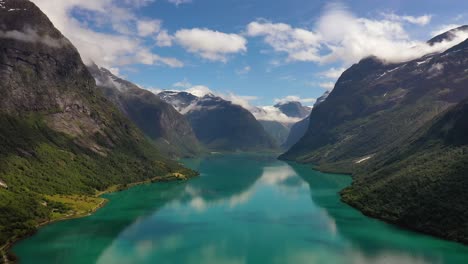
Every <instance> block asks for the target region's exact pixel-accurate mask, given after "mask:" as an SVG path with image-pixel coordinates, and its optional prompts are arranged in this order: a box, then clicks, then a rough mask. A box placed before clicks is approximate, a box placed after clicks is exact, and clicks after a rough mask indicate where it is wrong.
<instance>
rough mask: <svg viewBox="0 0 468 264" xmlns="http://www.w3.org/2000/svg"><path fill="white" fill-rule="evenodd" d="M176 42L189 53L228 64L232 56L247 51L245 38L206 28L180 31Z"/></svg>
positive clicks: (175, 37) (176, 34) (176, 36)
mask: <svg viewBox="0 0 468 264" xmlns="http://www.w3.org/2000/svg"><path fill="white" fill-rule="evenodd" d="M174 40H175V41H176V42H177V43H178V44H180V45H181V46H183V47H184V48H185V49H187V51H189V52H191V53H194V54H197V55H199V56H201V57H202V58H205V59H207V60H211V61H222V62H226V61H227V59H228V56H229V55H230V54H235V53H240V52H245V51H247V46H246V45H247V40H246V39H245V38H244V37H242V36H240V35H237V34H227V33H223V32H219V31H213V30H210V29H205V28H193V29H181V30H178V31H177V32H176V33H175V34H174Z"/></svg>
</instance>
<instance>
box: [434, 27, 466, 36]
mask: <svg viewBox="0 0 468 264" xmlns="http://www.w3.org/2000/svg"><path fill="white" fill-rule="evenodd" d="M460 26H462V25H461V24H446V25H440V26H438V27H436V28H435V29H434V30H433V31H432V32H431V36H432V37H435V36H437V35H440V34H442V33H445V32H447V31H449V30H452V29H454V28H458V27H460Z"/></svg>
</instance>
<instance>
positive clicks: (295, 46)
mask: <svg viewBox="0 0 468 264" xmlns="http://www.w3.org/2000/svg"><path fill="white" fill-rule="evenodd" d="M246 34H247V36H250V37H264V40H265V42H266V43H267V44H269V45H270V46H271V47H272V48H273V49H274V50H275V51H277V52H285V53H287V54H288V55H289V60H292V61H293V60H297V61H316V60H319V56H318V52H319V47H320V36H319V35H317V34H316V33H314V32H311V31H308V30H305V29H301V28H293V27H291V26H290V25H288V24H284V23H271V22H266V21H256V22H251V23H250V24H248V25H247V29H246Z"/></svg>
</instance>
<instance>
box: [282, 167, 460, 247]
mask: <svg viewBox="0 0 468 264" xmlns="http://www.w3.org/2000/svg"><path fill="white" fill-rule="evenodd" d="M278 159H279V158H278ZM279 160H282V159H279ZM282 161H284V162H292V163H297V164H302V165H308V166H310V167H311V169H313V170H316V171H319V172H322V173H330V174H341V175H344V176H349V177H351V184H350V185H349V186H351V185H352V184H353V182H354V177H355V176H356V175H355V174H354V173H352V172H340V171H339V170H335V171H333V169H330V170H329V169H321V167H320V166H316V165H314V164H311V163H305V162H297V161H293V160H282ZM349 186H348V187H349ZM346 188H347V187H345V188H343V189H342V190H340V191H339V192H338V193H337V194H338V197H339V198H340V201H341V202H342V203H343V204H346V205H347V206H349V207H351V208H353V209H354V210H356V211H359V212H360V213H361V214H362V215H364V216H365V217H368V218H372V219H376V220H378V221H381V222H383V223H386V224H390V225H392V226H395V227H397V228H400V229H403V230H406V231H410V232H414V233H416V234H422V235H426V236H430V237H432V238H435V239H440V240H443V241H448V242H452V243H456V244H460V245H464V246H468V243H465V242H464V241H462V240H456V239H450V238H448V237H446V236H443V235H438V234H436V233H432V232H430V231H427V230H422V229H417V228H414V227H411V226H409V225H405V224H399V223H398V222H396V221H392V220H389V219H386V218H384V217H381V216H379V215H378V214H371V213H366V211H364V210H363V209H361V207H360V206H358V205H356V204H353V203H352V202H349V201H347V200H346V199H344V198H343V190H345V189H346Z"/></svg>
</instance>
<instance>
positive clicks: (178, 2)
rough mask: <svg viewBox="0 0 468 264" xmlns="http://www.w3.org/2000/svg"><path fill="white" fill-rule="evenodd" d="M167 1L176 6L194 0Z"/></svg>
mask: <svg viewBox="0 0 468 264" xmlns="http://www.w3.org/2000/svg"><path fill="white" fill-rule="evenodd" d="M167 1H168V2H169V3H172V4H174V5H176V6H178V5H181V4H188V3H191V2H192V0H167Z"/></svg>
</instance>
